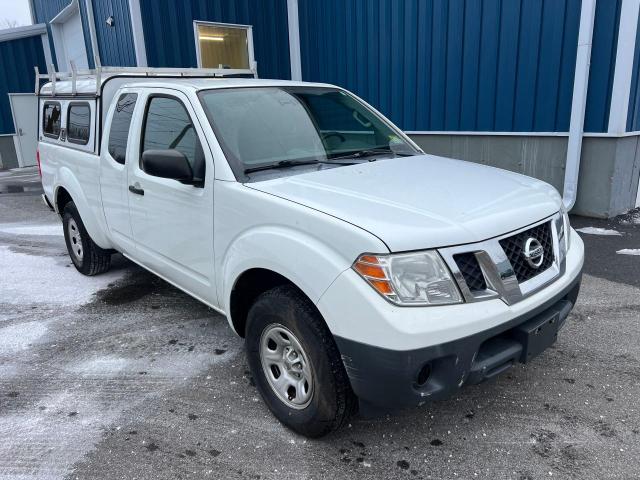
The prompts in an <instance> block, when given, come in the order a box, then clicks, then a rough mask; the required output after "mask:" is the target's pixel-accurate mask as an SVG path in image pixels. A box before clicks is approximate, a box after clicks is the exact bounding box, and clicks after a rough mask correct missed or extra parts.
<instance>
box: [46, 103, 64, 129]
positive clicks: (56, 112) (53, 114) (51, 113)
mask: <svg viewBox="0 0 640 480" xmlns="http://www.w3.org/2000/svg"><path fill="white" fill-rule="evenodd" d="M61 114H62V109H61V108H60V104H59V103H58V102H45V104H44V111H43V114H42V133H44V135H45V136H46V137H50V138H59V137H60V121H61V117H62V115H61Z"/></svg>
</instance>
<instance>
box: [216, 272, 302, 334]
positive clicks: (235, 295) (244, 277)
mask: <svg viewBox="0 0 640 480" xmlns="http://www.w3.org/2000/svg"><path fill="white" fill-rule="evenodd" d="M281 285H290V286H292V287H293V288H295V289H296V290H298V291H299V292H300V293H301V294H302V295H304V296H305V297H306V298H308V299H309V301H311V299H310V298H309V296H308V295H307V294H306V293H305V292H303V291H302V289H301V288H300V287H298V286H297V285H296V284H295V283H294V282H293V281H291V280H290V279H289V278H287V277H286V276H284V275H282V274H280V273H278V272H276V271H274V270H271V269H268V268H260V267H256V268H250V269H248V270H245V271H244V272H242V273H241V274H240V275H239V276H238V278H236V281H235V282H234V284H233V287H232V288H231V293H230V296H229V320H230V322H231V325H232V327H233V329H234V330H235V332H236V333H237V334H238V335H239V336H240V337H242V338H244V337H245V330H246V325H247V315H248V314H249V310H250V309H251V306H252V305H253V303H254V301H255V300H256V298H258V296H260V295H261V294H263V293H264V292H267V291H269V290H271V289H273V288H275V287H278V286H281ZM312 303H313V302H312Z"/></svg>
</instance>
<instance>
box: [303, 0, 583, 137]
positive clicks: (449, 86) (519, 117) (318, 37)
mask: <svg viewBox="0 0 640 480" xmlns="http://www.w3.org/2000/svg"><path fill="white" fill-rule="evenodd" d="M299 11H300V37H301V50H302V72H303V79H304V80H311V81H326V82H330V83H334V84H338V85H342V86H344V87H346V88H348V89H350V90H352V91H354V92H356V93H357V94H359V95H361V96H362V97H363V98H365V99H366V100H367V101H369V102H371V103H372V104H373V105H375V106H376V107H379V108H380V109H381V111H382V112H383V113H385V114H386V115H388V116H389V117H390V118H391V119H392V120H393V121H394V122H396V123H398V124H399V125H400V126H401V127H402V128H404V129H406V130H432V131H433V130H445V131H452V130H453V131H465V130H475V131H478V130H482V131H559V130H568V128H569V116H570V111H571V96H572V90H573V75H574V69H575V56H576V44H577V38H578V28H579V21H580V0H544V1H542V0H517V1H516V0H503V1H500V0H485V1H478V0H406V1H402V2H396V1H392V0H326V1H322V2H318V1H314V0H300V2H299Z"/></svg>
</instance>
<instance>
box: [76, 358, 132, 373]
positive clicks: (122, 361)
mask: <svg viewBox="0 0 640 480" xmlns="http://www.w3.org/2000/svg"><path fill="white" fill-rule="evenodd" d="M129 363H130V362H129V360H127V359H126V358H121V357H113V356H107V357H98V358H92V359H90V360H87V361H84V362H81V363H79V364H73V366H72V367H71V370H72V371H74V372H77V373H81V374H85V375H115V374H117V373H119V372H121V371H122V370H125V369H126V368H127V366H128V364H129Z"/></svg>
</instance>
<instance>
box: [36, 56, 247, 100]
mask: <svg viewBox="0 0 640 480" xmlns="http://www.w3.org/2000/svg"><path fill="white" fill-rule="evenodd" d="M70 64H71V71H70V72H56V69H55V67H54V65H53V64H51V65H50V67H49V73H40V70H39V69H38V67H37V66H36V67H34V69H35V93H36V95H38V94H39V93H40V89H41V84H40V82H41V81H43V80H48V81H49V83H50V84H51V95H52V96H54V95H55V94H56V83H57V82H60V81H65V82H66V81H70V82H71V95H72V96H75V95H77V91H78V80H95V91H94V92H93V94H94V95H95V96H100V89H101V86H102V83H103V82H104V81H106V80H107V79H108V78H109V77H115V76H131V77H143V78H145V77H146V78H152V77H176V78H180V77H211V78H225V77H226V78H229V77H232V78H233V77H236V78H237V77H246V78H258V73H257V69H256V65H255V62H254V66H253V68H250V69H230V68H151V67H103V66H101V65H100V62H99V60H98V59H96V68H93V69H83V70H78V69H77V68H76V66H75V64H74V63H73V62H70ZM83 93H84V94H86V92H83ZM65 94H67V95H68V92H65Z"/></svg>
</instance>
